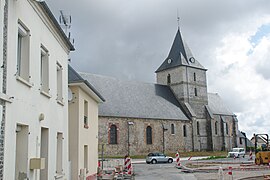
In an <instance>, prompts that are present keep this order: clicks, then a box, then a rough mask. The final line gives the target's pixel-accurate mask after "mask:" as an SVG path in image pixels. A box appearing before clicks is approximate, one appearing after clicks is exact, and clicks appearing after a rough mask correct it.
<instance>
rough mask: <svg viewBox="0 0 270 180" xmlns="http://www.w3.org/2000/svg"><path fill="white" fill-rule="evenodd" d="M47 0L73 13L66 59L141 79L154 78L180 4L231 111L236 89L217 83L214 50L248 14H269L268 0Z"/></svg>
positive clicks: (184, 26) (238, 107)
mask: <svg viewBox="0 0 270 180" xmlns="http://www.w3.org/2000/svg"><path fill="white" fill-rule="evenodd" d="M46 2H47V3H48V4H49V6H50V7H51V9H52V10H53V12H54V14H55V15H56V16H58V15H59V10H60V9H62V10H64V11H65V12H67V13H68V14H71V15H72V17H73V23H72V30H71V32H72V36H73V37H74V38H75V47H76V51H75V52H74V53H72V55H71V58H72V62H71V65H72V66H74V68H75V69H76V70H78V71H82V72H90V73H96V74H103V75H108V76H113V77H116V78H120V79H131V80H137V81H146V82H155V74H154V71H155V70H156V69H157V68H158V66H159V65H160V64H161V63H162V62H163V60H164V59H165V58H166V57H167V55H168V53H169V49H170V47H171V44H172V42H173V39H174V36H175V33H176V30H177V21H176V14H177V9H179V15H180V28H181V32H182V34H183V36H184V39H185V40H186V41H187V43H188V44H189V46H190V48H191V50H192V52H193V54H194V56H195V58H196V59H198V60H199V61H200V62H201V64H203V65H204V66H205V67H206V68H208V69H209V71H208V82H209V85H210V87H211V89H212V90H214V91H217V92H219V93H220V94H221V96H222V98H223V99H224V100H226V101H227V104H229V105H230V106H231V109H232V110H233V111H237V112H241V111H244V110H245V108H246V106H243V103H245V101H244V100H243V98H241V94H235V92H234V91H233V89H231V90H230V88H229V87H228V88H223V87H222V86H219V85H217V83H216V80H217V79H218V78H216V77H215V75H216V74H215V73H216V72H215V71H214V70H213V69H214V68H216V67H217V66H219V62H217V59H216V57H215V55H214V52H215V50H216V48H218V47H221V46H222V43H221V40H222V38H223V37H225V36H226V35H227V34H228V33H230V32H238V31H240V30H241V31H242V30H245V29H246V28H247V27H246V23H247V22H249V21H250V19H252V18H254V17H258V18H260V17H263V16H264V15H265V14H269V7H270V1H269V0H249V1H247V0H237V1H235V0H227V1H216V0H204V1H201V0H189V1H184V0H170V1H168V0H128V1H127V0H113V1H110V0H77V1H74V0H46ZM263 67H265V66H263ZM211 68H212V69H211ZM221 69H222V68H221ZM227 70H229V69H227ZM257 71H258V72H259V73H263V74H265V73H266V74H265V77H266V78H269V76H268V75H269V74H267V70H266V69H263V68H262V67H257ZM223 89H224V90H223ZM232 99H238V100H237V101H231V100H232Z"/></svg>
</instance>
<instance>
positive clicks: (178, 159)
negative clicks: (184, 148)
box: [175, 152, 181, 168]
mask: <svg viewBox="0 0 270 180" xmlns="http://www.w3.org/2000/svg"><path fill="white" fill-rule="evenodd" d="M175 158H176V167H177V168H180V167H181V163H180V156H179V153H178V152H177V153H176V155H175Z"/></svg>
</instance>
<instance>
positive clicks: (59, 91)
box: [56, 63, 63, 102]
mask: <svg viewBox="0 0 270 180" xmlns="http://www.w3.org/2000/svg"><path fill="white" fill-rule="evenodd" d="M56 69H57V100H58V101H61V102H62V101H63V89H62V88H63V68H62V66H61V65H60V64H59V63H57V68H56Z"/></svg>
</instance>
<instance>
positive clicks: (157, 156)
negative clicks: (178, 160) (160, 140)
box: [146, 152, 173, 164]
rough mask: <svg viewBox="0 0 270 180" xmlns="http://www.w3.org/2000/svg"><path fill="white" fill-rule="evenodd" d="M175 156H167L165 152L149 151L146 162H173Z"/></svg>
mask: <svg viewBox="0 0 270 180" xmlns="http://www.w3.org/2000/svg"><path fill="white" fill-rule="evenodd" d="M172 162H173V158H172V157H170V156H166V155H165V154H163V153H159V152H155V153H149V154H148V155H147V156H146V163H147V164H150V163H152V164H156V163H172Z"/></svg>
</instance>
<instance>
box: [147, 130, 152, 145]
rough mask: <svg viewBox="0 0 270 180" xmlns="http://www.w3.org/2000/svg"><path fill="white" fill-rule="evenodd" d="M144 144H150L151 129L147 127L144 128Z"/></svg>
mask: <svg viewBox="0 0 270 180" xmlns="http://www.w3.org/2000/svg"><path fill="white" fill-rule="evenodd" d="M146 144H152V128H151V126H147V128H146Z"/></svg>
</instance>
